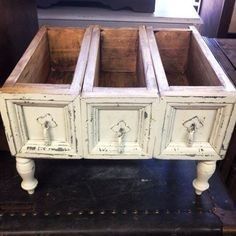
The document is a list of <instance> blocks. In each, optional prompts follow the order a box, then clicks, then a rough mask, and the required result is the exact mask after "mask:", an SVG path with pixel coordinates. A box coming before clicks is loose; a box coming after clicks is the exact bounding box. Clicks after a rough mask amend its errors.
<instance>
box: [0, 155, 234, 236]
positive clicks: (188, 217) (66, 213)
mask: <svg viewBox="0 0 236 236" xmlns="http://www.w3.org/2000/svg"><path fill="white" fill-rule="evenodd" d="M195 167H196V164H195V162H194V161H164V160H161V161H160V160H136V161H103V160H97V161H95V160H36V177H37V178H38V180H39V186H38V187H37V189H36V191H35V194H34V195H32V196H30V195H28V194H27V193H26V192H25V191H23V190H21V188H20V177H19V176H18V175H17V173H16V170H15V160H14V158H12V157H9V154H8V153H3V152H2V153H1V158H0V189H1V194H0V232H2V233H5V234H6V235H8V234H13V235H15V234H22V235H25V234H26V233H27V234H32V235H35V233H36V232H37V234H43V235H51V234H55V235H59V234H63V235H72V234H76V235H214V236H217V235H221V234H222V232H221V230H222V222H221V221H220V219H219V217H218V216H217V215H216V214H215V213H214V209H216V208H220V209H223V210H230V211H232V210H233V209H234V208H233V207H234V206H233V203H232V201H231V200H230V198H229V197H228V195H227V193H226V191H225V188H224V186H223V185H222V183H221V181H220V180H219V177H218V176H217V174H215V175H214V176H213V178H212V179H211V188H210V190H209V191H206V192H204V193H203V195H202V196H201V197H197V196H196V195H195V194H194V190H193V188H192V180H193V178H194V176H195Z"/></svg>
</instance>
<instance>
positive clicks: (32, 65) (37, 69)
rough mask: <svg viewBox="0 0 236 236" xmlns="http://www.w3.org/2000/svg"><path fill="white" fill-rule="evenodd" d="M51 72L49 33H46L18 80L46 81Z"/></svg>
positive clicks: (23, 81)
mask: <svg viewBox="0 0 236 236" xmlns="http://www.w3.org/2000/svg"><path fill="white" fill-rule="evenodd" d="M25 59H28V58H25ZM49 72H50V54H49V48H48V41H47V34H46V33H45V34H44V35H43V37H42V40H41V41H40V42H39V44H38V46H37V48H36V49H35V51H34V53H33V55H32V57H31V58H30V60H29V62H28V63H27V65H26V67H25V68H24V71H23V72H22V73H21V76H20V77H19V79H18V81H17V82H18V83H44V82H45V81H46V79H47V76H48V75H49Z"/></svg>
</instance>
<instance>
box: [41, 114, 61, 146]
mask: <svg viewBox="0 0 236 236" xmlns="http://www.w3.org/2000/svg"><path fill="white" fill-rule="evenodd" d="M37 122H38V123H39V124H40V125H41V127H42V129H43V139H44V144H45V145H46V146H49V145H51V142H52V140H51V135H50V129H51V128H55V127H57V123H56V121H55V120H54V119H53V117H52V115H51V114H50V113H47V114H45V115H43V116H39V117H38V118H37Z"/></svg>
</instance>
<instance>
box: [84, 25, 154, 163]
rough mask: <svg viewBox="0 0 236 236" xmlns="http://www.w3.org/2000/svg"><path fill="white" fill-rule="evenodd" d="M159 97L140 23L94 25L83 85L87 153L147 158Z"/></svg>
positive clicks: (151, 145) (102, 156)
mask: <svg viewBox="0 0 236 236" xmlns="http://www.w3.org/2000/svg"><path fill="white" fill-rule="evenodd" d="M157 99H158V91H157V85H156V80H155V74H154V70H153V65H152V61H151V54H150V51H149V46H148V40H147V35H146V31H145V28H144V27H140V28H133V29H131V28H130V29H129V28H120V29H107V28H105V29H103V28H102V29H100V28H99V27H95V28H94V30H93V36H92V41H91V46H90V54H89V60H88V66H87V69H86V73H85V79H84V84H83V90H82V103H81V107H82V108H81V110H82V123H83V127H82V129H83V130H82V132H83V137H84V144H83V146H84V156H85V157H86V158H113V159H114V158H117V159H120V158H125V159H131V158H150V157H151V154H152V148H153V145H154V137H153V131H154V129H152V130H150V131H148V130H149V127H151V126H152V124H153V119H154V117H155V114H154V113H153V109H154V107H155V106H156V102H157Z"/></svg>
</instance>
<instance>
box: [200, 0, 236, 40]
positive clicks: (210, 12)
mask: <svg viewBox="0 0 236 236" xmlns="http://www.w3.org/2000/svg"><path fill="white" fill-rule="evenodd" d="M234 4H235V0H214V1H212V0H202V1H201V9H200V17H201V19H202V21H203V24H202V25H201V26H200V33H201V34H202V35H203V36H206V37H212V38H227V37H236V34H231V33H229V32H228V29H229V25H230V21H231V17H232V13H233V9H234Z"/></svg>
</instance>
